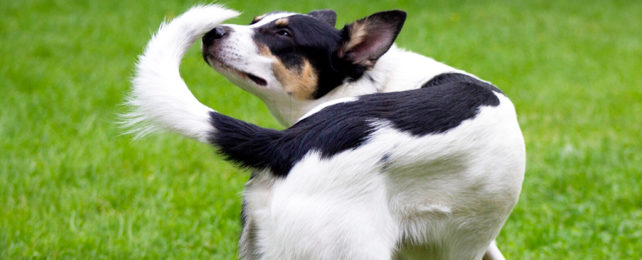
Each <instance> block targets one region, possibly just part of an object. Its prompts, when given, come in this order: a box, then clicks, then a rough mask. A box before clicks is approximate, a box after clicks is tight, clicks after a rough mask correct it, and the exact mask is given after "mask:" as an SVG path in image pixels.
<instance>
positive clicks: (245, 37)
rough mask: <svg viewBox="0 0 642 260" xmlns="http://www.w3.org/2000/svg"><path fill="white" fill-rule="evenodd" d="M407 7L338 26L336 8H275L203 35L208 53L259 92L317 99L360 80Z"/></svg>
mask: <svg viewBox="0 0 642 260" xmlns="http://www.w3.org/2000/svg"><path fill="white" fill-rule="evenodd" d="M405 18H406V13H405V12H403V11H397V10H393V11H386V12H380V13H375V14H373V15H370V16H368V17H365V18H363V19H360V20H357V21H355V22H353V23H351V24H347V25H345V26H344V27H343V29H341V30H337V29H335V27H334V26H335V23H336V13H335V12H334V11H331V10H319V11H313V12H310V13H308V14H297V13H288V12H272V13H268V14H264V15H261V16H257V17H255V18H254V19H253V20H252V22H251V23H250V24H249V25H221V26H218V27H216V28H214V29H213V30H211V31H210V32H208V33H207V34H205V36H203V49H202V53H203V58H204V59H205V61H206V62H207V63H209V64H210V65H211V66H212V67H214V69H216V70H217V71H219V72H220V73H222V74H223V75H225V76H226V77H227V78H228V79H229V80H230V81H232V82H233V83H235V84H236V85H238V86H240V87H242V88H243V89H245V90H247V91H249V92H251V93H253V94H255V95H257V96H259V97H273V96H275V95H288V96H291V97H294V98H296V99H300V100H314V99H318V98H320V97H322V96H324V95H325V94H327V93H328V92H330V91H331V90H333V89H334V88H336V87H337V86H339V85H341V84H343V83H344V82H346V81H354V80H358V79H359V78H360V77H361V76H362V75H363V74H364V72H365V71H367V70H368V69H370V68H372V67H373V66H374V64H375V62H376V61H377V59H379V57H381V55H383V54H384V53H385V52H386V51H387V50H388V49H389V48H390V46H391V45H392V43H393V42H394V41H395V39H396V37H397V34H398V33H399V31H400V30H401V27H402V26H403V23H404V21H405Z"/></svg>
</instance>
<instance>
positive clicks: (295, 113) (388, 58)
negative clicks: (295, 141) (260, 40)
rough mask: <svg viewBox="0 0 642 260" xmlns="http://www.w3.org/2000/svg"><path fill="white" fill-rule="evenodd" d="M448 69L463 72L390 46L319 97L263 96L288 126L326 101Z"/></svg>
mask: <svg viewBox="0 0 642 260" xmlns="http://www.w3.org/2000/svg"><path fill="white" fill-rule="evenodd" d="M447 72H458V73H465V72H463V71H460V70H457V69H455V68H452V67H450V66H448V65H445V64H443V63H441V62H438V61H435V60H434V59H432V58H429V57H426V56H423V55H420V54H417V53H414V52H410V51H406V50H403V49H401V48H398V47H396V46H394V45H393V46H392V47H391V48H390V50H388V52H386V53H385V54H384V55H383V56H381V58H380V59H379V60H378V61H377V63H376V64H375V66H374V68H372V69H371V70H368V71H366V72H365V74H364V75H363V76H362V77H361V78H360V79H359V80H357V81H353V82H346V83H344V84H342V85H340V86H338V87H337V88H335V89H334V90H332V91H330V92H329V93H328V94H326V95H324V96H323V97H321V98H319V99H316V100H299V99H296V98H294V97H292V96H277V97H263V101H264V102H265V104H266V105H267V107H268V109H269V110H270V112H271V113H272V115H274V117H275V118H276V119H277V120H278V121H279V123H281V124H282V125H284V126H291V125H293V124H294V123H296V122H297V120H299V118H301V117H302V116H303V115H305V114H306V113H308V112H309V111H310V110H312V109H313V108H314V107H316V106H319V105H321V104H323V103H325V102H328V101H332V100H336V99H339V98H345V97H355V96H360V95H365V94H372V93H379V92H394V91H403V90H410V89H417V88H420V87H421V86H422V85H423V84H424V83H426V82H427V81H428V80H430V79H431V78H433V77H434V76H436V75H439V74H442V73H447ZM466 74H467V73H466Z"/></svg>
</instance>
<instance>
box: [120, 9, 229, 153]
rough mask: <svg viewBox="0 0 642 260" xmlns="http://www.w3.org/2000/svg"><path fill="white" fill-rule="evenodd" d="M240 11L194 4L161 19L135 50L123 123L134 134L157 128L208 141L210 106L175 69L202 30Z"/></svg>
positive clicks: (145, 132) (177, 69)
mask: <svg viewBox="0 0 642 260" xmlns="http://www.w3.org/2000/svg"><path fill="white" fill-rule="evenodd" d="M238 14H239V13H238V12H236V11H234V10H230V9H226V8H224V7H223V6H220V5H203V6H196V7H193V8H191V9H190V10H188V11H187V12H185V13H184V14H182V15H181V16H179V17H176V18H175V19H174V20H172V21H171V22H169V23H163V24H161V26H160V28H159V29H158V32H157V33H156V35H154V36H153V37H152V39H151V40H150V41H149V43H148V44H147V47H146V48H145V52H144V53H143V55H141V56H139V58H138V64H137V65H136V74H135V77H134V80H133V85H134V88H133V90H132V92H131V94H130V96H129V98H128V100H127V104H128V105H129V106H131V107H132V108H133V111H131V112H129V113H127V114H126V115H125V122H124V125H125V126H126V127H129V128H130V129H131V130H130V131H129V133H135V134H136V136H137V137H141V136H144V135H146V134H148V133H151V132H154V131H156V130H159V129H168V130H171V131H173V132H176V133H179V134H182V135H185V136H187V137H191V138H194V139H197V140H199V141H201V142H207V138H208V135H209V134H210V133H211V131H213V130H214V128H213V127H212V125H211V124H210V122H209V121H210V120H209V118H210V116H209V113H210V111H213V110H212V109H211V108H209V107H207V106H205V105H203V104H202V103H201V102H199V101H198V100H197V99H196V98H195V97H194V95H193V94H192V92H191V91H190V90H189V89H188V87H187V85H186V84H185V81H183V78H181V75H180V73H179V66H180V63H181V60H182V59H183V55H185V52H186V51H187V50H188V49H189V47H190V46H191V45H192V44H193V43H194V41H195V40H196V39H198V38H200V37H201V36H202V35H203V34H204V33H206V32H208V31H210V30H211V29H213V28H214V27H215V26H216V25H218V24H220V23H222V22H223V21H225V20H227V19H230V18H233V17H235V16H237V15H238Z"/></svg>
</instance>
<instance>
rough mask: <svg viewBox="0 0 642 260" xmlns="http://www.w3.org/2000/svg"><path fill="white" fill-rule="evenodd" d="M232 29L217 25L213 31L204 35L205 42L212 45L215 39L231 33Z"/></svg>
mask: <svg viewBox="0 0 642 260" xmlns="http://www.w3.org/2000/svg"><path fill="white" fill-rule="evenodd" d="M230 31H231V28H230V27H227V26H216V28H214V29H212V30H211V31H209V32H207V33H206V34H205V35H203V44H205V45H212V43H214V41H216V40H219V39H222V38H223V37H225V36H227V35H228V34H229V33H230Z"/></svg>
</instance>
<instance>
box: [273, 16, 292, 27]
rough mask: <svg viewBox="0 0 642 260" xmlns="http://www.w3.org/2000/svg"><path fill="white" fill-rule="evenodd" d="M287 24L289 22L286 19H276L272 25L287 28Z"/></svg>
mask: <svg viewBox="0 0 642 260" xmlns="http://www.w3.org/2000/svg"><path fill="white" fill-rule="evenodd" d="M288 22H289V21H288V18H280V19H277V20H276V21H275V22H274V24H275V25H276V26H287V25H288Z"/></svg>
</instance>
